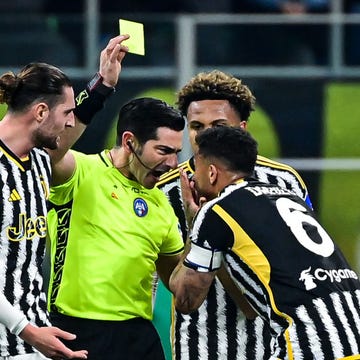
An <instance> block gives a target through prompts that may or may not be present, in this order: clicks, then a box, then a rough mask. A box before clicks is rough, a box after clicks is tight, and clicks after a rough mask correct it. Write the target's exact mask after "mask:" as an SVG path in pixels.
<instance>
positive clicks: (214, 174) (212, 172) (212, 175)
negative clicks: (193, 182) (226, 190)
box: [208, 164, 219, 185]
mask: <svg viewBox="0 0 360 360" xmlns="http://www.w3.org/2000/svg"><path fill="white" fill-rule="evenodd" d="M218 175H219V173H218V169H217V167H216V166H215V165H214V164H210V165H209V169H208V177H209V182H210V184H211V185H214V184H215V183H216V180H217V178H218Z"/></svg>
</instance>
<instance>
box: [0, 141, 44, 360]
mask: <svg viewBox="0 0 360 360" xmlns="http://www.w3.org/2000/svg"><path fill="white" fill-rule="evenodd" d="M0 176H1V177H0V185H1V190H2V194H1V196H2V198H1V203H0V215H1V217H0V229H1V242H0V288H1V291H2V292H3V293H4V294H5V296H6V298H7V300H8V301H9V302H10V303H11V304H12V305H13V306H15V307H16V308H18V309H20V310H21V311H22V312H23V313H24V314H25V315H26V317H27V319H28V320H29V321H30V322H31V323H32V324H36V325H38V326H44V325H49V322H48V315H47V311H46V304H45V301H46V296H45V293H44V291H43V277H42V263H43V259H44V253H45V238H46V231H47V225H46V224H47V221H46V213H47V209H46V207H47V199H48V195H49V179H50V160H49V156H48V154H47V153H46V152H45V151H44V150H41V149H33V150H32V151H31V152H30V154H29V157H28V158H27V159H19V158H18V157H17V156H16V155H15V154H14V153H13V152H12V151H11V150H10V149H8V148H7V147H6V145H5V144H4V143H2V142H1V141H0ZM32 352H34V349H33V348H32V347H31V346H29V345H28V344H26V343H25V342H24V341H22V340H21V339H20V337H18V336H15V335H12V334H11V333H10V332H9V331H8V330H7V329H6V328H5V327H4V326H3V325H1V324H0V356H14V355H21V354H26V353H32Z"/></svg>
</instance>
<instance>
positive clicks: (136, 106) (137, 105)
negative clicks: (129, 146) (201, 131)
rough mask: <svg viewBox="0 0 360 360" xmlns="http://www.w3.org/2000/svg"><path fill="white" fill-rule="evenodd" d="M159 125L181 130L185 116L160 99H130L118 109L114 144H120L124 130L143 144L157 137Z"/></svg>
mask: <svg viewBox="0 0 360 360" xmlns="http://www.w3.org/2000/svg"><path fill="white" fill-rule="evenodd" d="M160 127H167V128H169V129H172V130H175V131H182V130H183V129H184V127H185V118H184V116H183V115H182V114H181V112H180V111H179V110H176V109H175V108H174V107H172V106H170V105H169V104H167V103H166V102H164V101H162V100H159V99H156V98H151V97H143V98H138V99H134V100H131V101H130V102H128V103H126V104H125V105H124V106H123V107H122V108H121V109H120V113H119V119H118V123H117V140H116V145H121V138H122V134H123V133H124V131H131V132H132V133H133V134H134V135H135V136H136V138H137V140H138V141H139V143H140V145H143V144H145V143H146V142H147V141H148V140H151V139H156V138H157V130H158V128H160Z"/></svg>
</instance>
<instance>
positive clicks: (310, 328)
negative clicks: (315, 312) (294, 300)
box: [293, 305, 325, 360]
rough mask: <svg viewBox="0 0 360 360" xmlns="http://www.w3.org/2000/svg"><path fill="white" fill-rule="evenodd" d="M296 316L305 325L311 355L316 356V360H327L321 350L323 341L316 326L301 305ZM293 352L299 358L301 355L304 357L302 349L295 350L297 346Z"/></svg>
mask: <svg viewBox="0 0 360 360" xmlns="http://www.w3.org/2000/svg"><path fill="white" fill-rule="evenodd" d="M296 315H297V316H298V317H299V319H300V320H301V321H302V322H303V324H304V325H305V332H306V335H307V338H308V340H309V343H310V349H311V353H312V354H316V360H325V359H324V354H323V352H322V350H321V339H320V338H319V335H318V334H317V332H316V327H315V324H314V322H313V320H312V319H311V318H310V316H309V314H308V312H307V310H306V308H305V306H304V305H301V306H299V307H298V308H297V309H296ZM293 351H296V352H297V353H296V354H299V356H300V354H301V356H302V352H301V348H299V347H298V348H295V346H293Z"/></svg>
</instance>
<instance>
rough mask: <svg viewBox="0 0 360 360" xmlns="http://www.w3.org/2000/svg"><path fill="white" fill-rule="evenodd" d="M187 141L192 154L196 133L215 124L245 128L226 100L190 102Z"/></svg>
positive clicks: (194, 147)
mask: <svg viewBox="0 0 360 360" xmlns="http://www.w3.org/2000/svg"><path fill="white" fill-rule="evenodd" d="M187 124H188V125H187V126H188V133H189V141H190V145H191V149H192V152H193V154H195V153H196V150H197V146H196V143H195V137H196V135H197V134H198V133H199V132H200V131H203V130H206V129H208V128H211V127H215V126H233V127H242V128H246V121H241V119H240V117H239V115H238V113H237V112H236V111H235V110H234V109H233V108H232V106H231V105H230V103H229V101H228V100H201V101H193V102H192V103H190V105H189V107H188V111H187Z"/></svg>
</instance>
